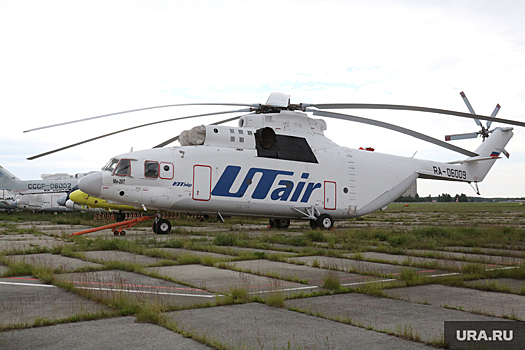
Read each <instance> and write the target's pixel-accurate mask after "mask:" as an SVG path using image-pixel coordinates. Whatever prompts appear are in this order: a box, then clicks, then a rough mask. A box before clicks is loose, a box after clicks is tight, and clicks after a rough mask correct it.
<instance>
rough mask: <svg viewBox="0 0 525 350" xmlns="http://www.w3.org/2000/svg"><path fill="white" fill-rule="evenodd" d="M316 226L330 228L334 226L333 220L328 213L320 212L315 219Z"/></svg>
mask: <svg viewBox="0 0 525 350" xmlns="http://www.w3.org/2000/svg"><path fill="white" fill-rule="evenodd" d="M316 223H317V227H319V228H322V229H325V230H331V229H333V228H334V220H332V217H331V216H330V215H328V214H321V215H320V216H319V217H318V218H317V220H316Z"/></svg>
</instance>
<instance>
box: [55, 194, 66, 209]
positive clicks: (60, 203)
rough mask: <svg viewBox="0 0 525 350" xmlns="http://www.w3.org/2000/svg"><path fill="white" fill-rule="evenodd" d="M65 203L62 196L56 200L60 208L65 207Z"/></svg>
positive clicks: (64, 197) (64, 198)
mask: <svg viewBox="0 0 525 350" xmlns="http://www.w3.org/2000/svg"><path fill="white" fill-rule="evenodd" d="M66 201H67V196H62V197H59V198H58V199H57V204H58V205H61V206H63V207H64V206H65V205H66Z"/></svg>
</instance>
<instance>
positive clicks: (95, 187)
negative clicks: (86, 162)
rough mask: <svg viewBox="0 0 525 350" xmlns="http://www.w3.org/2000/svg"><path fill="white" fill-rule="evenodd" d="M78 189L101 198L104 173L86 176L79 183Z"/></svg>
mask: <svg viewBox="0 0 525 350" xmlns="http://www.w3.org/2000/svg"><path fill="white" fill-rule="evenodd" d="M78 188H79V189H80V190H81V191H82V192H84V193H87V194H89V195H91V196H94V197H98V196H100V190H101V188H102V173H101V172H96V173H93V174H89V175H87V176H84V177H83V178H81V179H80V180H79V181H78Z"/></svg>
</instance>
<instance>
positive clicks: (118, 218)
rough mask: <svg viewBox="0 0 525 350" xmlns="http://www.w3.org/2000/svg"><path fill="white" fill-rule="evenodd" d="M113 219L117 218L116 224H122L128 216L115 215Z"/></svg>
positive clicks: (122, 214) (123, 214)
mask: <svg viewBox="0 0 525 350" xmlns="http://www.w3.org/2000/svg"><path fill="white" fill-rule="evenodd" d="M113 217H114V218H115V221H116V222H121V221H124V220H126V214H125V213H118V214H113Z"/></svg>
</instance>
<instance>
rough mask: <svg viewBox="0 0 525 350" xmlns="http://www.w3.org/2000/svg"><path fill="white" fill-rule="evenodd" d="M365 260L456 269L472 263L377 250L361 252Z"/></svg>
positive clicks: (350, 256)
mask: <svg viewBox="0 0 525 350" xmlns="http://www.w3.org/2000/svg"><path fill="white" fill-rule="evenodd" d="M359 254H360V255H361V256H362V257H363V259H365V260H377V261H385V262H388V263H391V264H398V265H405V264H406V265H423V266H437V267H439V268H440V269H445V270H447V269H455V268H462V267H463V266H465V265H472V264H473V263H472V262H466V261H456V260H445V259H436V258H426V257H419V256H411V255H399V254H386V253H376V252H366V253H359ZM346 256H348V257H349V258H352V257H354V256H355V254H347V255H346ZM487 267H488V268H490V267H494V265H493V264H491V265H490V266H487Z"/></svg>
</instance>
